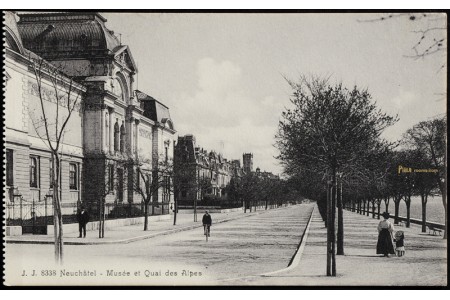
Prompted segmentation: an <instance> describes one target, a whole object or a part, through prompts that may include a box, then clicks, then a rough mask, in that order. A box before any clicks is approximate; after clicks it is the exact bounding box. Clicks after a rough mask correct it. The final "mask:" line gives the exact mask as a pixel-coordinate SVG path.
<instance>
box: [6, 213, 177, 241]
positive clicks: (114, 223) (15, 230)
mask: <svg viewBox="0 0 450 300" xmlns="http://www.w3.org/2000/svg"><path fill="white" fill-rule="evenodd" d="M171 217H172V215H158V216H149V217H148V221H149V223H151V222H157V221H161V220H169V219H170V218H171ZM143 223H144V217H138V218H127V219H114V220H106V221H105V229H109V228H115V227H123V226H129V225H136V224H143ZM93 230H98V221H93V222H89V223H87V225H86V231H93ZM63 232H64V233H74V232H78V223H72V224H63ZM17 235H22V226H6V236H17ZM47 235H50V236H53V225H47Z"/></svg>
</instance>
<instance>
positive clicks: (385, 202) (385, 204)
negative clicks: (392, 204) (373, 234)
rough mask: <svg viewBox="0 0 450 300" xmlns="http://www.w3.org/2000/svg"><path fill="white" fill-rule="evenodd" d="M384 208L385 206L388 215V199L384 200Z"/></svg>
mask: <svg viewBox="0 0 450 300" xmlns="http://www.w3.org/2000/svg"><path fill="white" fill-rule="evenodd" d="M384 206H385V209H386V212H387V213H389V198H384Z"/></svg>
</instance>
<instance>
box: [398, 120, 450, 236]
mask: <svg viewBox="0 0 450 300" xmlns="http://www.w3.org/2000/svg"><path fill="white" fill-rule="evenodd" d="M405 137H406V140H407V141H409V145H410V146H411V147H412V148H413V149H417V150H418V151H420V152H421V153H423V155H425V156H426V157H427V160H429V161H430V163H431V168H434V169H435V170H436V171H437V172H434V173H432V174H433V175H434V176H433V177H434V178H435V180H436V183H437V185H438V188H439V192H440V194H441V196H442V204H443V206H444V211H445V232H444V239H446V238H447V118H446V116H445V117H444V118H436V119H433V120H430V121H423V122H420V123H418V124H416V125H415V126H414V127H413V128H411V129H409V130H408V131H407V132H406V134H405Z"/></svg>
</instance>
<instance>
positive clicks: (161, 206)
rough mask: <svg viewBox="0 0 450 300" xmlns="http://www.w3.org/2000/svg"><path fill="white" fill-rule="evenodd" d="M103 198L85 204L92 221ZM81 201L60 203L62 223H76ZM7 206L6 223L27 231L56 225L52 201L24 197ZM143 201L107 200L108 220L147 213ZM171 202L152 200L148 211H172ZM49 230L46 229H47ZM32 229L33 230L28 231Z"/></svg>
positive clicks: (164, 213)
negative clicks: (116, 201) (108, 201)
mask: <svg viewBox="0 0 450 300" xmlns="http://www.w3.org/2000/svg"><path fill="white" fill-rule="evenodd" d="M99 205H101V203H100V202H96V203H91V204H86V205H85V206H86V208H87V211H88V213H89V220H90V221H91V222H93V221H98V220H99V218H100V215H99V213H98V212H99ZM79 206H80V204H79V203H64V202H62V203H61V213H62V220H63V224H71V223H77V211H78V208H79ZM5 208H6V225H7V226H22V227H23V228H25V231H26V232H25V233H34V231H42V230H44V229H43V228H40V227H46V226H47V225H53V203H51V202H50V201H31V202H30V201H26V200H24V199H21V200H20V201H16V202H8V203H6V204H5ZM144 208H145V207H144V203H104V211H105V220H113V219H123V218H136V217H143V216H144V215H145V210H144ZM169 210H170V208H169V203H154V202H152V203H150V204H149V207H148V215H149V216H152V215H166V214H169V213H170V211H169ZM45 230H46V229H45ZM28 231H30V232H28Z"/></svg>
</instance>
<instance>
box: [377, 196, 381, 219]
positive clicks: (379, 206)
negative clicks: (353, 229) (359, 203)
mask: <svg viewBox="0 0 450 300" xmlns="http://www.w3.org/2000/svg"><path fill="white" fill-rule="evenodd" d="M377 209H378V211H377V212H378V217H377V219H378V220H379V219H380V210H381V200H380V201H379V202H378V207H377Z"/></svg>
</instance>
